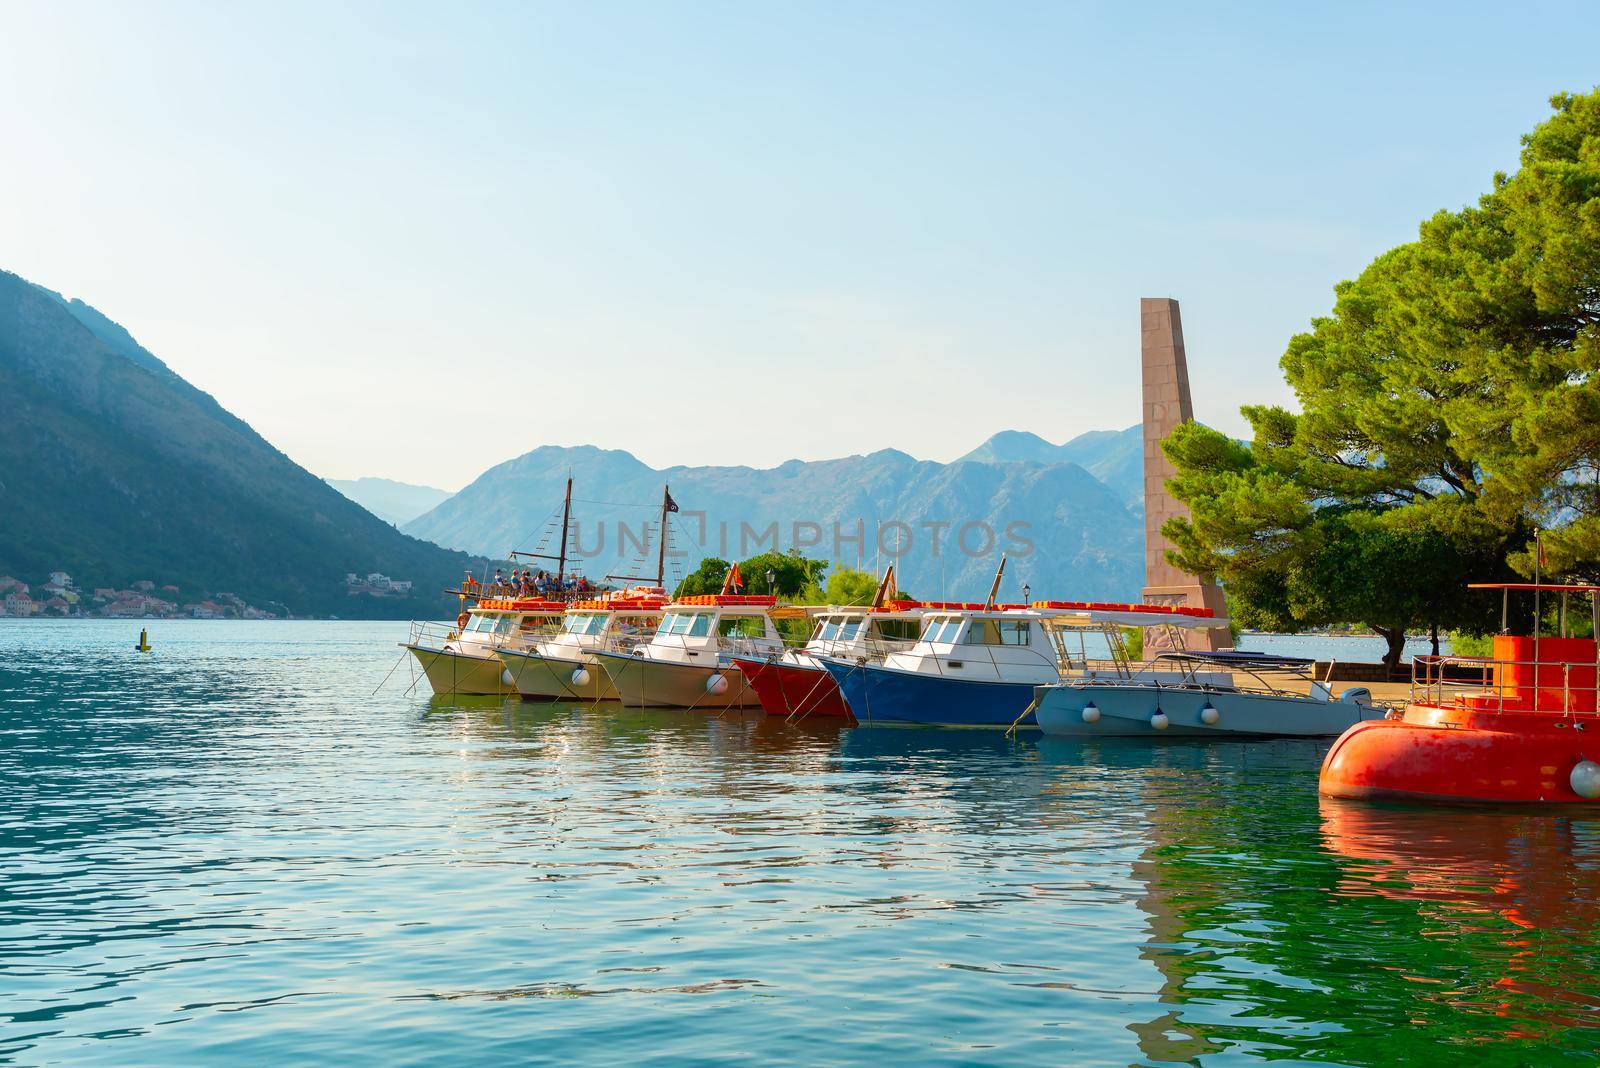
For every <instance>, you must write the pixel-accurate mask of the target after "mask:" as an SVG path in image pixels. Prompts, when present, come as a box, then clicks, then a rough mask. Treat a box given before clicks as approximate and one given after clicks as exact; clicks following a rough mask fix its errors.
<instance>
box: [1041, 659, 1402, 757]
mask: <svg viewBox="0 0 1600 1068" xmlns="http://www.w3.org/2000/svg"><path fill="white" fill-rule="evenodd" d="M1312 664H1313V662H1312V661H1310V660H1305V659H1302V658H1299V657H1287V656H1271V655H1265V654H1260V653H1242V652H1225V653H1166V654H1163V655H1161V656H1158V657H1156V658H1155V659H1154V660H1152V661H1149V662H1148V663H1145V664H1140V665H1132V664H1125V665H1122V668H1123V670H1118V671H1111V672H1099V673H1096V674H1093V675H1079V676H1078V677H1075V678H1072V679H1069V680H1067V681H1064V682H1062V683H1060V684H1058V685H1055V686H1049V687H1044V688H1041V691H1040V693H1039V694H1038V696H1037V701H1036V704H1035V708H1034V715H1035V717H1036V718H1037V720H1038V723H1039V728H1040V729H1041V730H1043V731H1044V732H1045V733H1046V734H1053V735H1065V736H1068V737H1090V736H1099V737H1149V738H1226V737H1239V736H1246V737H1284V738H1319V737H1320V738H1330V737H1333V736H1334V735H1337V734H1339V733H1341V732H1343V731H1344V730H1345V729H1346V728H1348V727H1350V726H1351V725H1352V724H1354V723H1359V722H1361V721H1363V720H1368V719H1381V718H1382V717H1383V716H1385V715H1386V714H1387V713H1388V711H1389V710H1388V708H1387V707H1385V706H1380V705H1375V704H1374V703H1373V702H1372V695H1371V692H1370V691H1369V690H1367V689H1366V688H1365V687H1351V688H1349V689H1346V690H1344V691H1343V692H1342V693H1340V694H1339V695H1338V696H1337V697H1335V695H1334V693H1333V690H1332V688H1331V687H1329V686H1328V684H1327V683H1325V682H1319V681H1315V680H1312V679H1310V678H1309V677H1308V669H1309V668H1310V667H1311V666H1312ZM1285 676H1288V678H1287V679H1286V678H1284V677H1285ZM1289 679H1293V680H1294V681H1295V682H1298V683H1301V684H1304V688H1303V689H1301V688H1291V687H1289V686H1287V685H1283V683H1285V682H1287V681H1289Z"/></svg>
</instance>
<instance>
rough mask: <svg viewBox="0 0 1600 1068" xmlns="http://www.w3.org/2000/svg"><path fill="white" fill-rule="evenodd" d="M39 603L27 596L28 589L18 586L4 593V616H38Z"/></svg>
mask: <svg viewBox="0 0 1600 1068" xmlns="http://www.w3.org/2000/svg"><path fill="white" fill-rule="evenodd" d="M38 613H39V602H38V601H35V600H34V599H33V598H32V597H30V596H29V595H28V587H27V586H24V585H21V584H18V585H16V586H13V587H12V588H11V589H10V590H9V591H8V592H7V593H6V615H8V616H32V615H38Z"/></svg>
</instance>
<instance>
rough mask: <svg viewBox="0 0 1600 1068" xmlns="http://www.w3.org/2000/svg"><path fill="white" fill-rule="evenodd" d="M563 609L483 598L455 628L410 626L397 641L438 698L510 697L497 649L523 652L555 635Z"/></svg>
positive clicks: (541, 602)
mask: <svg viewBox="0 0 1600 1068" xmlns="http://www.w3.org/2000/svg"><path fill="white" fill-rule="evenodd" d="M566 610H567V606H566V604H565V603H564V602H562V601H550V600H544V599H542V598H534V597H500V598H485V599H483V600H480V601H478V603H477V604H475V605H474V606H473V607H472V608H470V609H468V610H467V611H465V612H463V613H462V616H463V619H462V620H460V621H458V623H457V625H456V626H455V627H449V626H447V625H444V624H439V623H413V624H412V625H411V637H410V638H409V640H407V641H405V642H403V643H401V644H403V645H404V646H405V648H407V649H408V650H410V651H411V655H412V656H414V657H415V658H416V660H417V663H418V664H419V665H421V667H422V671H423V674H425V675H426V676H427V679H428V685H429V686H431V687H433V692H434V693H437V694H468V695H470V694H513V693H516V692H517V691H516V687H515V686H514V685H513V683H512V682H511V680H510V679H509V677H508V673H507V671H506V666H505V664H504V663H503V662H502V661H501V660H500V656H499V654H500V651H501V650H502V649H520V648H527V647H529V646H531V645H533V644H535V643H537V642H539V641H541V640H543V639H545V638H548V637H550V636H551V635H553V634H555V632H556V631H557V629H558V628H559V627H560V625H561V619H562V615H563V614H564V613H565V612H566Z"/></svg>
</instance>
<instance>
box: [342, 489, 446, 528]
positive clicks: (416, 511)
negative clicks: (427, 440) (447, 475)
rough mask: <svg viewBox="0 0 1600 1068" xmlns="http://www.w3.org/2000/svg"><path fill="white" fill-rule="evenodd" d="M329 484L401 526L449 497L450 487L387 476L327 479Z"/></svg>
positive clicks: (377, 514) (384, 518) (381, 516)
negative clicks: (412, 482) (415, 483)
mask: <svg viewBox="0 0 1600 1068" xmlns="http://www.w3.org/2000/svg"><path fill="white" fill-rule="evenodd" d="M328 485H330V486H332V487H333V488H334V489H336V490H338V491H339V492H340V493H342V494H344V495H345V496H346V497H349V498H350V499H351V500H352V501H355V502H356V503H357V504H359V505H360V506H361V507H363V508H365V509H366V510H367V511H369V512H371V513H372V514H373V515H375V516H377V517H378V518H379V519H382V520H383V521H384V522H386V523H393V524H394V525H395V526H404V525H405V524H407V523H409V522H411V521H412V520H413V519H415V518H417V516H419V515H421V514H422V513H424V512H426V511H428V510H429V509H431V508H433V507H435V506H436V505H438V504H439V503H440V502H441V501H444V500H446V499H447V498H449V496H450V491H449V490H442V489H435V488H434V487H432V486H414V485H412V484H411V483H409V482H396V481H394V480H393V479H390V478H370V477H367V478H349V479H346V478H330V479H328Z"/></svg>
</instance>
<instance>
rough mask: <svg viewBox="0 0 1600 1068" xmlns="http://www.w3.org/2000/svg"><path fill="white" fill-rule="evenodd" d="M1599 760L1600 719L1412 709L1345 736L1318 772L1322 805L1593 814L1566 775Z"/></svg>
mask: <svg viewBox="0 0 1600 1068" xmlns="http://www.w3.org/2000/svg"><path fill="white" fill-rule="evenodd" d="M1597 758H1600V715H1595V714H1594V713H1592V712H1589V713H1582V714H1572V715H1564V714H1561V713H1558V712H1526V711H1509V710H1508V711H1504V712H1501V711H1488V710H1483V709H1474V708H1463V707H1444V706H1434V705H1412V706H1411V707H1410V708H1408V709H1406V714H1405V717H1404V718H1403V719H1398V720H1372V721H1369V722H1366V723H1360V724H1357V725H1356V726H1354V727H1351V728H1350V729H1349V730H1348V731H1346V732H1345V733H1344V734H1343V735H1342V736H1340V738H1339V740H1338V741H1337V742H1335V743H1334V745H1333V748H1332V749H1330V750H1329V751H1328V755H1327V757H1326V758H1325V759H1324V760H1323V762H1322V773H1321V775H1320V777H1319V779H1318V786H1319V788H1320V790H1321V791H1322V793H1323V794H1325V795H1327V796H1329V797H1349V798H1369V799H1372V798H1375V799H1389V800H1399V801H1444V802H1453V803H1486V804H1538V803H1544V804H1552V803H1554V804H1594V803H1596V799H1593V798H1587V797H1583V796H1581V795H1580V794H1578V793H1577V792H1576V791H1575V790H1574V789H1573V787H1572V778H1571V776H1572V772H1573V769H1574V768H1575V767H1577V766H1578V765H1579V764H1580V763H1581V762H1583V761H1584V760H1586V759H1587V760H1595V759H1597Z"/></svg>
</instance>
